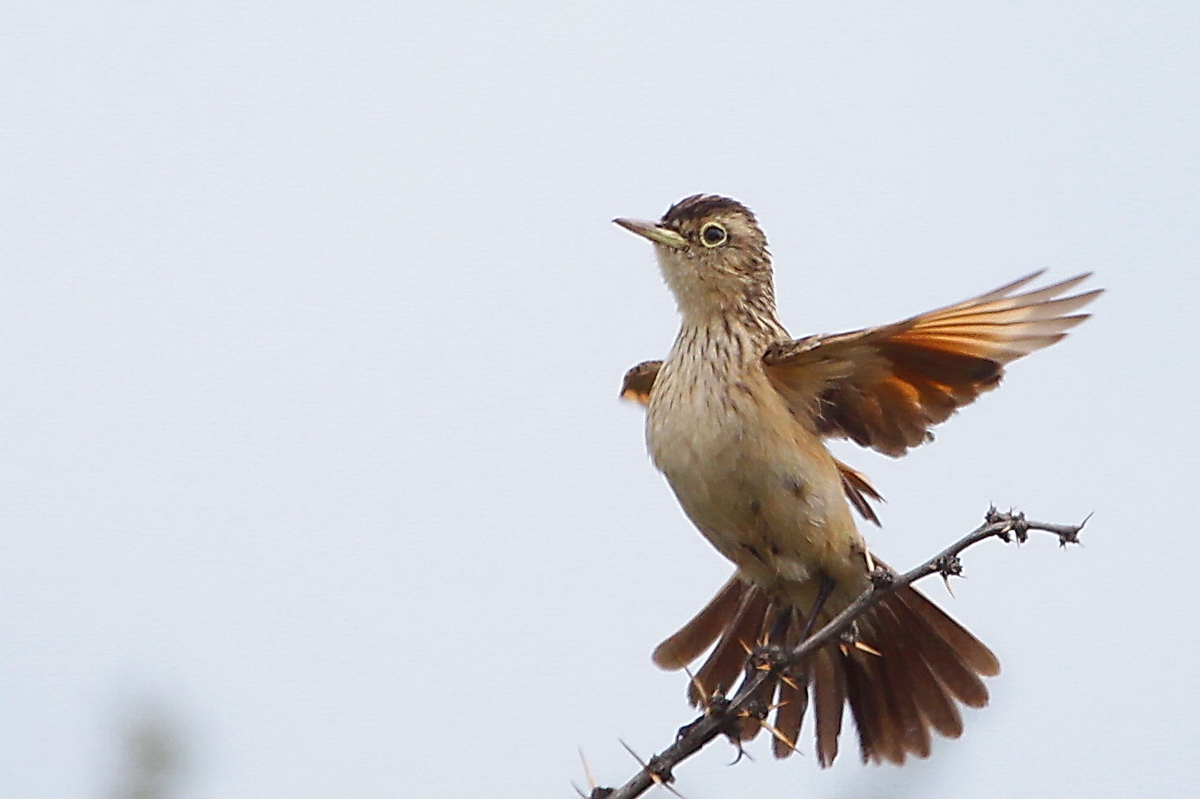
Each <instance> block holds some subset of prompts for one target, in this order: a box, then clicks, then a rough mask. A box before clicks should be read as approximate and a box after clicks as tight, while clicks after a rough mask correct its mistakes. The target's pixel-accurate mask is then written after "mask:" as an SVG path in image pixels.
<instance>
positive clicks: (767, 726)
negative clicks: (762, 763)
mask: <svg viewBox="0 0 1200 799" xmlns="http://www.w3.org/2000/svg"><path fill="white" fill-rule="evenodd" d="M762 727H763V729H764V730H766V731H767V732H769V733H771V736H772V737H773V738H774V739H775V740H777V741H783V743H784V745H785V746H786V747H787V748H788V749H791V750H792V751H793V752H799V751H800V750H799V749H797V748H796V744H795V743H793V742H792V740H791V739H790V738H788V737H787V736H786V735H784V734H783V733H782V732H780V731H779V730H778V729H777V728H776V727H774V726H773V725H771V724H768V723H767V722H765V721H764V722H762Z"/></svg>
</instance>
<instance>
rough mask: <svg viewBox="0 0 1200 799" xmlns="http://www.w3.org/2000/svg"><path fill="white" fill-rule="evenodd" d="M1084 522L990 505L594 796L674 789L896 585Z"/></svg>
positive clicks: (1065, 535) (627, 796) (756, 663)
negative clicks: (1000, 545) (680, 769)
mask: <svg viewBox="0 0 1200 799" xmlns="http://www.w3.org/2000/svg"><path fill="white" fill-rule="evenodd" d="M1088 518H1090V516H1089V517H1088ZM1084 524H1087V519H1084V520H1083V522H1082V523H1080V524H1078V525H1065V524H1050V523H1047V522H1035V521H1030V520H1029V519H1026V518H1025V514H1023V513H1019V512H1016V511H1008V512H1007V513H1005V512H1001V511H998V510H996V509H995V508H990V509H989V510H988V512H987V515H986V516H985V517H984V523H983V524H982V525H980V526H979V527H978V528H977V529H975V530H973V531H972V532H971V533H968V534H967V535H966V536H964V537H963V538H962V539H960V540H959V541H957V542H955V543H954V544H953V545H951V546H949V547H947V548H946V549H944V550H942V551H941V552H939V553H938V554H937V555H934V556H933V557H932V558H930V559H929V560H927V561H925V562H924V563H922V564H921V565H919V566H917V567H916V568H914V569H912V570H910V571H907V572H905V573H903V574H896V573H895V572H892V571H889V570H886V569H882V568H876V569H875V570H874V571H873V572H872V573H871V587H870V588H868V589H867V590H866V591H864V592H863V593H862V594H861V595H859V597H858V599H856V600H854V602H852V603H851V604H850V605H849V606H848V607H847V608H846V609H845V610H843V611H842V612H841V613H839V614H838V615H837V616H835V617H834V618H833V620H832V621H830V622H829V623H828V624H826V625H825V626H824V627H822V628H821V629H820V630H818V631H817V632H815V633H814V634H813V635H811V636H809V637H808V638H806V639H805V640H804V641H803V642H801V643H800V644H799V645H797V646H795V647H794V648H792V649H790V650H780V649H777V648H776V649H772V648H770V647H766V648H761V649H759V650H757V651H755V652H754V653H752V654H751V655H750V658H749V666H748V670H747V675H748V676H747V677H746V679H744V680H743V681H742V684H741V687H740V688H739V689H738V691H737V693H736V694H734V696H733V697H732V698H725V697H723V696H713V697H710V698H709V699H708V701H707V703H706V707H705V709H704V714H703V715H701V716H700V717H699V718H697V719H696V720H695V721H693V722H692V723H691V724H688V725H687V726H686V727H684V728H682V729H681V730H680V731H679V736H678V738H676V740H675V743H673V744H671V745H670V746H668V747H667V748H666V749H664V750H663V751H662V752H660V753H659V754H657V755H654V756H653V757H651V758H650V759H649V760H648V761H646V762H645V763H641V761H640V760H639V763H641V766H642V767H641V769H640V770H639V771H638V773H637V774H635V775H634V776H633V777H632V778H630V780H629V781H628V782H626V783H625V784H624V785H622V786H621V787H620V788H616V789H613V788H604V787H599V786H594V787H593V788H592V792H591V794H590V796H589V799H634V797H637V796H641V795H642V794H643V793H645V792H646V791H647V790H649V789H650V788H651V787H652V786H654V785H656V784H658V785H663V786H665V787H668V788H669V787H670V786H669V783H671V782H672V781H674V779H675V777H674V774H673V773H672V772H673V770H674V768H675V767H676V766H678V765H679V764H680V763H682V762H683V761H684V760H687V759H688V758H689V757H691V756H692V755H694V754H696V752H699V751H700V750H701V749H702V748H704V747H705V746H707V745H708V744H709V743H710V742H712V741H713V740H715V739H716V738H718V737H719V736H721V735H725V736H727V737H729V738H730V740H732V741H735V742H737V743H739V744H740V741H739V740H738V738H739V736H738V722H739V721H740V720H741V719H743V718H746V717H754V718H757V719H759V720H761V719H763V718H764V717H765V716H766V713H767V711H768V709H769V708H766V707H764V706H762V704H763V703H762V701H761V698H760V689H763V688H764V687H765V686H766V685H767V683H768V681H770V680H772V679H775V678H778V676H779V675H780V674H781V673H782V672H783V671H784V670H786V669H787V667H789V666H793V665H795V664H797V663H799V662H800V661H802V660H804V659H805V658H807V657H808V656H809V655H811V654H813V653H814V652H816V651H817V650H818V649H820V648H821V647H823V646H825V645H826V644H829V643H832V642H834V641H835V640H839V639H841V638H842V637H843V636H844V635H845V634H846V633H847V632H848V631H849V630H850V628H851V625H852V624H853V623H854V620H855V619H857V618H858V617H859V616H861V615H862V614H863V613H865V612H866V611H868V610H870V609H871V608H873V607H874V606H875V605H877V604H879V602H880V601H882V600H883V599H884V597H886V596H888V595H889V594H891V593H893V592H895V591H896V590H897V589H900V588H903V587H904V586H907V585H911V584H913V583H915V582H916V581H918V580H921V579H924V578H925V577H929V576H930V575H932V574H940V575H942V577H943V578H947V579H948V578H950V577H957V576H958V575H960V574H962V563H961V561H960V560H959V555H961V554H962V553H963V551H965V550H966V549H967V548H969V547H972V546H974V545H975V544H978V543H979V542H981V541H985V540H987V539H989V538H999V539H1001V540H1002V541H1005V542H1011V541H1013V540H1015V541H1016V542H1017V543H1018V544H1020V543H1024V542H1025V541H1027V540H1028V539H1029V532H1030V531H1031V530H1040V531H1044V532H1048V533H1052V534H1054V535H1056V536H1058V542H1059V545H1060V546H1066V545H1067V544H1075V543H1078V542H1079V531H1080V530H1082V529H1083V525H1084ZM751 675H752V676H751Z"/></svg>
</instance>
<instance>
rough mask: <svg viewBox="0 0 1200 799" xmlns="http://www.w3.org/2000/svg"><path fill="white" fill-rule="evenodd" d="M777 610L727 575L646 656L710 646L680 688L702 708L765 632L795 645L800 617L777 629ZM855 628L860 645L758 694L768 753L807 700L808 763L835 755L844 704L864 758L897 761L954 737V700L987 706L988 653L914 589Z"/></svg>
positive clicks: (680, 661) (783, 751) (827, 653)
mask: <svg viewBox="0 0 1200 799" xmlns="http://www.w3.org/2000/svg"><path fill="white" fill-rule="evenodd" d="M786 609H787V606H785V605H781V604H780V601H779V600H778V599H775V598H772V597H770V596H768V594H767V592H765V591H764V590H763V589H761V588H759V587H758V586H755V585H752V584H750V583H748V582H746V581H745V580H743V579H742V578H741V577H739V576H737V575H735V576H734V577H733V578H732V579H730V581H729V582H727V583H726V584H725V585H724V586H723V587H722V589H721V591H720V592H719V593H718V594H717V596H716V597H714V598H713V600H712V601H711V602H709V604H708V605H706V606H705V608H704V609H703V610H701V611H700V613H699V614H697V615H696V617H695V618H694V619H692V621H690V622H688V624H686V625H684V627H683V628H682V629H681V630H680V631H679V632H678V633H676V634H675V635H673V636H671V637H670V638H668V639H667V640H666V641H664V642H663V643H662V644H661V645H659V647H658V648H657V649H656V650H655V652H654V662H655V663H656V664H658V665H659V666H660V667H662V668H666V669H679V668H683V667H684V666H686V665H687V664H688V663H690V662H691V661H692V660H694V659H696V658H697V657H699V656H700V655H701V654H702V653H703V652H704V650H706V649H707V648H708V647H709V646H712V644H713V643H714V642H716V646H715V647H713V649H712V652H711V653H710V654H709V656H708V658H707V659H706V660H705V662H704V664H703V665H702V666H701V667H700V669H699V671H697V672H696V675H695V679H694V680H693V681H692V684H691V686H690V688H689V690H688V698H689V700H690V701H691V702H692V704H695V705H699V704H703V703H704V702H705V701H706V700H707V698H708V697H710V696H712V695H714V694H718V693H720V694H726V693H728V692H729V690H730V689H731V688H732V687H733V686H734V684H735V683H736V682H737V680H738V678H739V677H740V676H741V674H742V672H743V667H744V665H745V662H746V653H747V651H748V650H749V649H752V648H753V647H755V646H756V645H758V644H760V643H761V642H763V641H764V640H766V639H767V638H768V637H769V636H770V635H772V633H773V634H774V636H775V639H776V640H774V641H773V643H786V644H787V645H789V646H790V645H794V644H795V643H796V642H797V641H798V639H799V636H800V631H801V629H802V628H803V623H804V620H803V618H802V616H801V614H800V613H799V612H795V611H793V612H791V613H790V622H789V623H788V625H787V627H786V633H781V629H780V625H779V624H778V623H777V622H778V620H779V619H780V611H781V610H786ZM830 613H831V611H828V610H827V611H826V612H825V613H823V614H822V619H821V620H822V621H824V620H825V617H826V616H829V615H830ZM857 624H858V639H857V640H858V641H859V642H861V644H862V646H861V647H860V646H845V645H842V644H830V645H829V646H826V647H824V648H823V649H821V650H819V651H818V652H817V653H816V654H815V655H814V656H813V657H812V658H810V659H809V660H808V661H807V662H806V663H804V664H801V665H800V666H799V667H798V669H797V670H798V671H799V672H800V673H796V674H789V675H788V679H787V680H784V681H781V682H780V683H779V684H778V685H777V686H773V687H772V688H771V692H772V694H773V695H774V694H776V692H777V697H775V696H767V697H764V700H766V701H767V702H768V704H777V705H778V709H777V710H776V711H775V717H774V720H773V725H772V727H773V734H774V735H775V742H774V752H775V755H776V757H787V756H788V755H789V754H791V753H792V751H794V750H795V748H796V746H797V745H798V740H799V736H800V729H801V726H802V724H803V721H804V717H805V715H806V713H807V710H808V708H809V707H810V706H811V707H812V708H813V716H814V721H813V728H814V738H815V744H816V752H817V759H818V761H819V762H820V764H821V765H822V766H828V765H830V764H831V763H832V762H833V760H834V758H835V757H836V756H837V753H838V737H839V735H840V733H841V728H842V712H843V707H844V706H845V705H846V704H849V705H850V711H851V714H852V715H853V716H854V721H855V725H856V726H857V728H858V739H859V746H860V749H861V753H862V759H863V761H864V762H875V763H880V762H884V761H887V762H890V763H896V764H902V763H904V761H905V759H906V758H907V757H908V756H910V755H914V756H916V757H928V755H929V752H930V746H931V739H932V733H937V734H938V735H941V736H944V737H946V738H957V737H958V736H959V735H961V734H962V731H963V723H962V715H961V713H960V711H959V707H958V706H959V705H960V704H961V705H966V706H967V707H983V706H984V705H986V704H987V702H988V692H987V688H986V687H985V686H984V684H983V680H982V679H981V678H983V677H992V676H995V675H996V674H999V672H1000V663H999V662H998V661H997V660H996V656H995V655H993V654H992V652H991V650H989V649H988V648H987V647H986V646H984V645H983V644H982V643H980V641H979V640H978V639H977V638H975V636H973V635H972V634H971V633H969V632H968V631H967V630H966V629H964V628H963V627H962V625H960V624H959V623H958V622H956V621H954V619H952V618H950V616H948V615H947V614H946V613H945V612H944V611H942V610H941V609H940V608H939V607H938V606H937V605H935V604H933V602H931V601H930V600H928V599H926V598H925V597H924V596H923V595H922V594H921V593H920V592H918V591H917V590H916V589H914V588H912V587H904V588H901V589H899V590H897V591H896V592H895V593H893V594H890V595H889V596H887V597H886V598H885V599H883V600H882V601H881V602H880V603H879V604H878V605H876V606H875V607H874V608H872V609H871V610H869V611H867V612H866V613H864V614H863V615H862V616H861V617H859V619H858V622H857ZM781 634H782V635H783V637H782V640H780V635H781ZM759 726H760V725H759V724H758V723H756V722H750V723H745V724H743V726H742V737H743V739H749V738H753V737H754V736H755V735H756V734H757V733H758V730H759Z"/></svg>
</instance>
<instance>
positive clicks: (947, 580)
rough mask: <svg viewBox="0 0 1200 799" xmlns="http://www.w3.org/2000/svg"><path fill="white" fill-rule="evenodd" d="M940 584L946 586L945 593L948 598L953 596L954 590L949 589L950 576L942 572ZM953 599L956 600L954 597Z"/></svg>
mask: <svg viewBox="0 0 1200 799" xmlns="http://www.w3.org/2000/svg"><path fill="white" fill-rule="evenodd" d="M942 582H943V583H944V584H945V586H946V593H947V594H949V595H950V596H954V589H953V588H951V587H950V575H948V574H946V573H945V572H942ZM955 598H957V597H955Z"/></svg>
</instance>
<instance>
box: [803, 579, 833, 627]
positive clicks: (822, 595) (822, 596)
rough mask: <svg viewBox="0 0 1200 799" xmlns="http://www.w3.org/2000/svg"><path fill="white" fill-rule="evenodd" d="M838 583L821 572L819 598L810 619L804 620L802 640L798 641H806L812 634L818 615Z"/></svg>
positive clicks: (809, 615)
mask: <svg viewBox="0 0 1200 799" xmlns="http://www.w3.org/2000/svg"><path fill="white" fill-rule="evenodd" d="M836 585H837V583H836V582H834V580H833V578H832V577H830V576H829V575H828V574H824V573H822V574H821V587H820V588H818V589H817V599H816V601H815V602H813V608H812V612H811V613H809V614H808V620H807V621H805V622H804V629H803V630H802V631H801V632H800V641H799V642H797V643H802V642H804V641H806V640H807V639H808V636H810V635H812V632H813V628H814V627H816V626H817V616H818V615H820V613H821V609H822V608H824V607H825V603H826V602H827V601H828V600H829V596H830V595H831V594H832V593H833V589H834V587H835V586H836Z"/></svg>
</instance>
